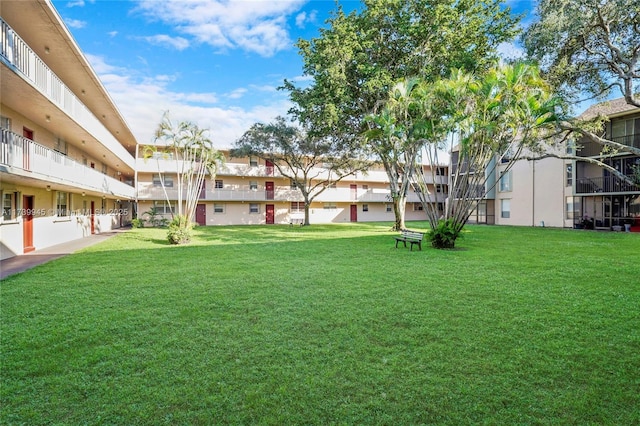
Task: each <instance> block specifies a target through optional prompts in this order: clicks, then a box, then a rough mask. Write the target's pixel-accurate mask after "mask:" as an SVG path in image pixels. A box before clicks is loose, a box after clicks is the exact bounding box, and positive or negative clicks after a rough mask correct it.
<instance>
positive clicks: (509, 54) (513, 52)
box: [498, 43, 525, 59]
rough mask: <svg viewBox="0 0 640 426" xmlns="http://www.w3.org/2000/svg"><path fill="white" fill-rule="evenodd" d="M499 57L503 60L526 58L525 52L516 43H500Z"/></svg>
mask: <svg viewBox="0 0 640 426" xmlns="http://www.w3.org/2000/svg"><path fill="white" fill-rule="evenodd" d="M498 55H499V56H500V57H501V58H503V59H522V58H524V57H525V51H524V49H523V48H522V47H520V46H518V45H516V44H514V43H500V44H499V45H498Z"/></svg>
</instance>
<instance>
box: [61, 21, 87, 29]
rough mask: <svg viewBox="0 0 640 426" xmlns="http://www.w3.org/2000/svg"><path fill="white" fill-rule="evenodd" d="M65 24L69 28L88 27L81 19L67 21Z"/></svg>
mask: <svg viewBox="0 0 640 426" xmlns="http://www.w3.org/2000/svg"><path fill="white" fill-rule="evenodd" d="M64 22H65V24H67V27H69V28H84V27H86V26H87V23H86V22H85V21H81V20H79V19H65V20H64Z"/></svg>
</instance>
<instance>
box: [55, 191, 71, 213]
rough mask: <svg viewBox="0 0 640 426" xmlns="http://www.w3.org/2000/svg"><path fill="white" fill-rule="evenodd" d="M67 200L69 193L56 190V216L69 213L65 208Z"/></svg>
mask: <svg viewBox="0 0 640 426" xmlns="http://www.w3.org/2000/svg"><path fill="white" fill-rule="evenodd" d="M68 201H69V194H68V193H66V192H62V191H58V192H56V215H57V216H67V215H68V214H69V212H68V210H67V206H68Z"/></svg>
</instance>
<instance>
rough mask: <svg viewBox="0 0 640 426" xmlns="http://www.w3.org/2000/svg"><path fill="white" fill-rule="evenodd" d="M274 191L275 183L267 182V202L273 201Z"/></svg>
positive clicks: (265, 186) (265, 187) (265, 188)
mask: <svg viewBox="0 0 640 426" xmlns="http://www.w3.org/2000/svg"><path fill="white" fill-rule="evenodd" d="M274 189H275V187H274V185H273V182H265V184H264V190H265V197H266V199H267V200H273V195H274Z"/></svg>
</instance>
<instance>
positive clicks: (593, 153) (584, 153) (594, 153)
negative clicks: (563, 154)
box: [576, 133, 640, 157]
mask: <svg viewBox="0 0 640 426" xmlns="http://www.w3.org/2000/svg"><path fill="white" fill-rule="evenodd" d="M610 140H611V141H613V142H616V143H619V144H621V145H625V146H630V147H633V148H638V149H640V133H634V134H629V135H624V136H619V137H614V138H611V139H610ZM603 148H604V146H603V145H601V144H599V143H595V142H591V141H588V140H587V141H583V142H582V145H581V147H580V148H579V149H578V150H577V151H576V154H577V155H578V156H579V157H599V156H601V155H603V153H602V150H603ZM610 154H611V153H610V152H609V153H608V155H610Z"/></svg>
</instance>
